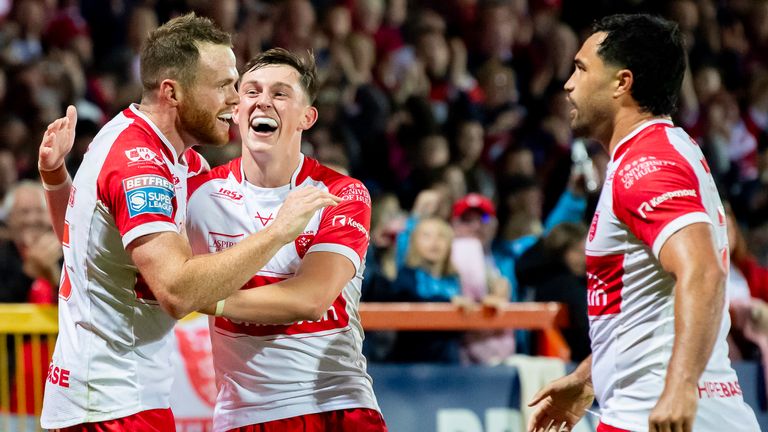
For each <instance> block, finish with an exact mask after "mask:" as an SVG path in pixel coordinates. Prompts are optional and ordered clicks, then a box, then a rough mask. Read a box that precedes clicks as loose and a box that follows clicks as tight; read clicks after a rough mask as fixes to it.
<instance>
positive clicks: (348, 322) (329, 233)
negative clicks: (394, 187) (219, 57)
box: [187, 155, 378, 431]
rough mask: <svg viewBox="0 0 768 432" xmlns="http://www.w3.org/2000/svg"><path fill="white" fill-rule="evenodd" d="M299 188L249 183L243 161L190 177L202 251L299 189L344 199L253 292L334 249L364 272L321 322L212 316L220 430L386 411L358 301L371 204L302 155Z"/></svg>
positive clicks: (192, 230) (192, 225)
mask: <svg viewBox="0 0 768 432" xmlns="http://www.w3.org/2000/svg"><path fill="white" fill-rule="evenodd" d="M301 158H302V159H301V162H300V164H299V167H298V168H297V170H296V172H295V173H294V174H293V176H292V177H291V182H290V184H287V185H285V186H283V187H278V188H269V189H266V188H260V187H256V186H254V185H252V184H250V183H248V182H247V181H245V179H244V176H243V172H242V168H241V159H236V160H234V161H232V162H230V163H229V164H227V165H224V166H221V167H218V168H215V169H213V170H212V171H211V172H210V173H208V174H206V175H202V176H198V177H196V178H194V179H192V180H191V181H190V192H191V195H190V198H189V212H188V219H187V234H188V236H189V240H190V243H191V244H192V249H193V250H194V252H195V253H197V254H199V253H209V252H215V251H219V250H222V249H225V248H227V247H230V246H232V245H234V244H235V243H237V242H239V241H241V240H242V239H244V238H245V237H246V236H248V235H249V234H250V233H255V232H259V231H261V230H262V229H264V228H265V227H267V226H268V225H269V224H270V223H271V221H272V220H274V218H275V216H276V215H277V211H278V210H279V209H280V206H281V205H282V203H283V201H284V200H285V198H286V196H287V195H288V193H289V192H290V190H291V189H293V188H294V187H296V186H300V185H313V186H316V187H318V188H321V189H324V190H328V191H329V192H331V193H333V194H335V195H338V196H340V197H342V198H343V200H344V201H343V202H342V203H341V204H339V205H338V206H336V207H332V208H326V209H324V210H320V211H318V212H317V213H316V214H315V215H314V216H313V217H312V219H311V220H310V222H309V224H308V225H307V226H306V228H305V229H304V233H303V234H301V235H300V236H299V237H298V238H297V239H296V241H295V242H293V243H290V244H287V245H285V246H284V247H283V248H282V249H280V250H279V251H278V253H277V254H276V255H275V256H274V257H273V258H272V259H271V260H270V261H269V263H267V265H266V266H265V267H264V268H263V269H262V270H260V271H259V272H258V273H257V274H256V275H254V277H253V278H252V279H251V280H250V282H249V283H248V284H247V285H246V286H245V287H244V288H245V289H258V287H259V286H263V285H267V284H270V283H274V282H277V281H280V280H283V279H286V278H290V277H291V276H293V275H294V273H295V272H296V271H297V269H298V268H299V266H300V265H301V260H302V258H303V257H304V256H305V254H308V253H313V252H333V253H338V254H341V255H344V256H345V257H347V258H348V259H349V260H350V261H351V262H352V264H354V266H355V269H356V274H355V277H354V278H353V279H352V280H351V281H350V282H349V283H348V284H347V285H346V286H345V287H344V289H343V290H342V292H341V294H340V295H339V297H338V298H336V300H335V301H334V302H333V304H332V306H331V307H330V308H329V309H328V311H327V313H326V314H325V315H323V317H322V318H320V319H319V320H318V321H315V322H297V323H293V324H290V325H255V324H248V323H240V322H233V321H230V320H228V319H226V318H215V319H211V326H212V327H211V338H212V345H213V358H214V365H215V369H216V379H217V386H218V389H219V392H218V397H217V400H216V409H215V413H214V430H216V431H223V430H228V429H232V428H236V427H240V426H246V425H251V424H257V423H262V422H267V421H271V420H277V419H282V418H289V417H295V416H299V415H303V414H311V413H317V412H325V411H333V410H339V409H347V408H371V409H375V410H378V404H377V402H376V398H375V396H374V394H373V388H372V382H371V378H370V376H369V375H368V374H367V373H366V360H365V357H363V355H362V353H361V350H362V341H363V330H362V327H361V326H360V317H359V315H358V304H359V300H360V283H361V281H362V278H363V269H364V266H365V253H366V249H367V247H368V241H369V238H368V236H369V234H368V231H369V225H370V217H371V207H370V205H371V201H370V197H369V195H368V190H367V189H366V188H365V186H363V184H362V183H360V182H359V181H358V180H355V179H353V178H350V177H347V176H344V175H341V174H339V173H337V172H335V171H333V170H331V169H329V168H326V167H324V166H322V165H320V164H319V163H318V162H317V161H316V160H314V159H310V158H308V157H304V156H303V155H302V156H301Z"/></svg>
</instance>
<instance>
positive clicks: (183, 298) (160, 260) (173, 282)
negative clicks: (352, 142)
mask: <svg viewBox="0 0 768 432" xmlns="http://www.w3.org/2000/svg"><path fill="white" fill-rule="evenodd" d="M338 201H339V199H338V198H337V197H335V196H333V195H331V194H329V193H327V192H325V191H321V190H319V189H317V188H314V187H305V188H300V189H297V190H295V191H293V192H291V194H289V197H288V198H287V199H286V201H285V203H284V204H283V206H282V207H281V208H280V211H279V212H278V214H277V217H276V218H275V221H274V222H273V223H272V224H271V225H270V226H269V227H267V228H266V229H264V230H262V231H260V232H258V233H255V234H251V235H250V236H248V237H247V238H246V239H244V240H243V241H242V242H240V243H238V244H237V245H235V246H233V247H231V248H228V249H226V250H224V251H222V252H218V253H213V254H207V255H197V256H193V255H192V249H191V247H190V245H189V242H188V240H187V239H186V237H184V236H183V235H181V234H179V233H176V232H160V233H155V234H149V235H145V236H142V237H139V238H137V239H136V240H134V241H132V242H131V243H130V244H129V245H128V247H127V248H126V250H127V251H128V253H129V254H130V256H131V259H132V261H133V262H134V264H136V267H137V268H138V269H139V272H140V273H141V275H142V276H143V277H144V280H145V281H146V282H147V285H148V286H149V288H150V290H152V293H153V294H154V295H155V298H156V299H157V300H158V302H159V303H160V305H161V306H162V307H163V309H165V310H166V311H167V312H168V313H169V314H170V315H171V316H173V317H175V318H181V317H183V316H185V315H187V314H188V313H190V312H192V311H195V310H198V309H200V308H202V307H204V306H206V305H208V304H210V303H214V302H216V301H218V300H220V299H223V298H225V297H227V296H229V295H230V294H232V293H233V292H234V291H236V290H237V289H239V288H240V287H241V286H243V285H245V283H246V282H247V281H248V280H249V279H250V278H251V277H252V276H253V275H254V274H256V272H257V271H258V270H259V269H261V268H262V267H263V266H264V265H265V264H266V263H267V262H268V261H269V260H270V259H271V258H272V256H273V255H274V254H275V253H276V252H277V251H278V250H279V249H280V248H281V247H282V246H283V245H284V244H286V243H288V242H291V241H293V240H294V239H295V238H296V236H297V235H298V234H299V233H300V232H301V231H302V230H303V229H304V228H305V227H306V225H307V223H308V222H309V219H310V218H311V217H312V216H313V215H314V213H315V212H316V211H317V210H319V209H321V208H323V207H326V206H334V205H336V204H337V203H338Z"/></svg>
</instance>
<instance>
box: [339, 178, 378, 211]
mask: <svg viewBox="0 0 768 432" xmlns="http://www.w3.org/2000/svg"><path fill="white" fill-rule="evenodd" d="M339 197H340V198H341V199H342V200H344V201H360V202H362V203H364V204H365V205H367V206H368V207H370V206H371V196H370V195H369V194H368V189H366V188H365V186H363V184H362V183H353V184H351V185H349V186H347V187H345V188H344V189H343V190H342V191H341V193H340V194H339Z"/></svg>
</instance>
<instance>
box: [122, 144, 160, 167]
mask: <svg viewBox="0 0 768 432" xmlns="http://www.w3.org/2000/svg"><path fill="white" fill-rule="evenodd" d="M125 157H127V158H128V160H130V161H131V162H153V163H155V164H157V165H163V161H162V160H161V159H160V158H159V157H157V153H155V152H153V151H152V150H150V149H148V148H146V147H135V148H132V149H130V150H126V151H125Z"/></svg>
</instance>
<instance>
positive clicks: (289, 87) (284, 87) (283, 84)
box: [240, 80, 293, 90]
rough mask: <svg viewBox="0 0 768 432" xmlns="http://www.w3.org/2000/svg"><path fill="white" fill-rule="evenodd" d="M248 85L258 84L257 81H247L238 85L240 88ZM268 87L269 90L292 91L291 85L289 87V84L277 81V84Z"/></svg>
mask: <svg viewBox="0 0 768 432" xmlns="http://www.w3.org/2000/svg"><path fill="white" fill-rule="evenodd" d="M249 84H250V85H256V84H259V81H256V80H248V81H244V82H241V83H240V86H241V87H243V86H246V85H249ZM270 87H271V88H280V89H288V90H293V86H291V85H290V84H288V83H284V82H282V81H278V82H276V83H274V84H272V85H271V86H270Z"/></svg>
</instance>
